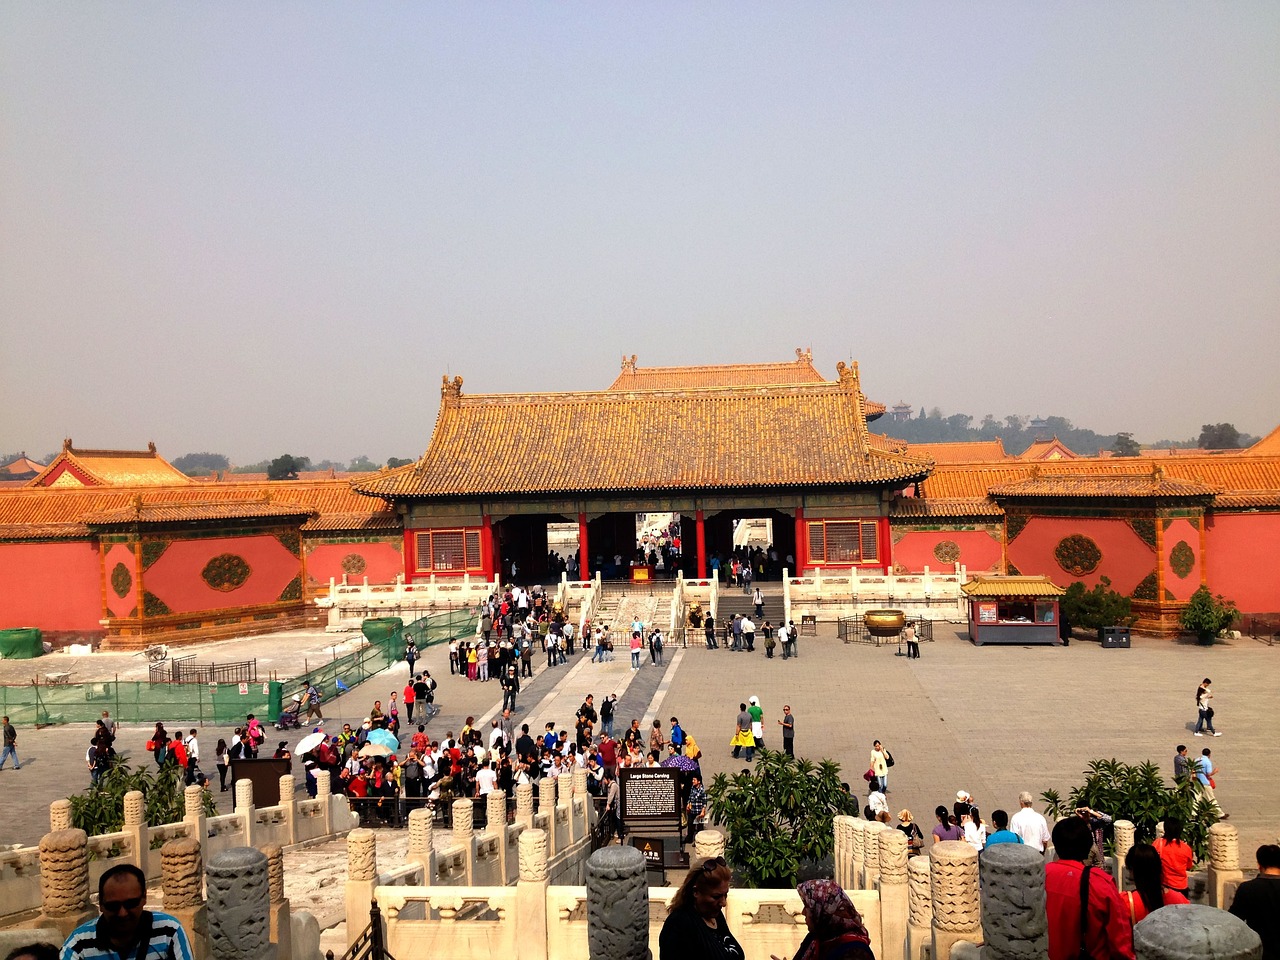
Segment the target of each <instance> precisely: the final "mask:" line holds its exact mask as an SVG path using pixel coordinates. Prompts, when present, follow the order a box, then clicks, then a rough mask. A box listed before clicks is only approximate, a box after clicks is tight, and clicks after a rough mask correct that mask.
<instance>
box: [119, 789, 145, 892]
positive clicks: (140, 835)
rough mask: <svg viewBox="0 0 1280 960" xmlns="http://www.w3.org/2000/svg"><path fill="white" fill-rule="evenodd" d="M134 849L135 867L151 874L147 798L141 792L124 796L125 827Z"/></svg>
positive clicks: (130, 792) (131, 791)
mask: <svg viewBox="0 0 1280 960" xmlns="http://www.w3.org/2000/svg"><path fill="white" fill-rule="evenodd" d="M121 829H123V830H124V832H125V833H127V834H129V845H130V846H131V847H132V848H133V851H132V852H133V858H132V859H133V865H134V866H135V867H137V868H138V869H139V870H141V871H142V872H143V873H146V874H150V872H151V835H150V833H149V832H148V831H147V798H146V797H144V796H143V794H142V791H141V790H130V791H129V792H128V793H126V794H125V795H124V827H122V828H121Z"/></svg>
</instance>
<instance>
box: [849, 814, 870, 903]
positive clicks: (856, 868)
mask: <svg viewBox="0 0 1280 960" xmlns="http://www.w3.org/2000/svg"><path fill="white" fill-rule="evenodd" d="M866 836H867V821H865V820H863V819H862V818H861V817H850V818H849V850H850V852H851V853H852V854H853V866H852V870H851V872H850V875H849V879H850V881H851V884H850V886H849V888H848V889H850V890H863V889H865V888H864V887H863V879H864V878H865V876H866V874H865V873H863V869H864V866H863V858H864V857H865V855H866V853H865V851H866Z"/></svg>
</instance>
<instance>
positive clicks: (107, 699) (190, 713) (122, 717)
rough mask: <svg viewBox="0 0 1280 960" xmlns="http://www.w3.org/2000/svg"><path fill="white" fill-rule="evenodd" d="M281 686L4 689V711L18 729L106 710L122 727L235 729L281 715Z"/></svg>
mask: <svg viewBox="0 0 1280 960" xmlns="http://www.w3.org/2000/svg"><path fill="white" fill-rule="evenodd" d="M281 686H282V685H281V684H280V682H279V681H276V680H269V681H259V682H255V683H219V684H203V683H180V684H177V683H175V684H168V683H162V684H155V685H152V684H150V683H148V682H146V681H141V682H139V681H134V680H104V681H101V682H96V683H60V684H46V685H41V684H34V683H31V684H26V685H25V686H4V687H0V713H3V714H5V715H7V716H8V717H9V721H10V722H11V723H14V724H18V725H27V726H33V725H34V726H44V725H46V724H53V723H92V722H93V721H95V720H97V719H98V718H99V717H101V716H102V711H103V710H109V711H111V716H112V717H114V718H115V719H116V720H119V721H121V722H122V723H155V722H156V721H157V720H159V721H161V722H163V723H170V722H173V721H180V722H182V723H188V722H193V723H212V724H215V725H217V726H234V725H235V724H237V723H241V722H243V720H244V718H245V716H246V715H247V714H250V713H252V714H254V715H255V716H256V717H257V718H258V719H259V720H262V721H264V722H267V721H274V720H276V719H277V718H278V717H279V716H280V695H281Z"/></svg>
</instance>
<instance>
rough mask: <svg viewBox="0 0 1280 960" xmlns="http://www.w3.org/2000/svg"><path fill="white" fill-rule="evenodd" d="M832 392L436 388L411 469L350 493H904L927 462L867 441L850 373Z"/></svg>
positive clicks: (815, 388)
mask: <svg viewBox="0 0 1280 960" xmlns="http://www.w3.org/2000/svg"><path fill="white" fill-rule="evenodd" d="M839 370H840V374H841V379H840V380H839V381H837V382H822V383H805V384H791V385H770V386H768V387H722V388H697V389H694V388H690V389H684V390H678V391H677V390H648V391H643V390H636V391H627V392H618V391H612V390H606V391H601V392H598V393H544V394H482V395H477V396H463V395H462V381H461V378H460V377H455V378H454V380H453V381H452V382H450V381H449V380H448V379H447V378H446V381H445V386H444V389H443V390H442V391H441V392H442V394H443V397H442V400H441V404H440V414H439V418H438V419H437V420H436V426H435V431H434V432H433V434H432V437H431V444H430V446H429V447H428V448H427V451H426V453H425V454H423V456H422V458H421V459H419V460H418V462H417V463H415V464H411V465H409V466H406V467H400V468H398V469H396V470H392V471H389V472H387V473H384V474H379V475H378V476H376V477H372V478H369V479H366V480H357V481H355V482H354V483H353V486H354V487H355V489H356V490H358V491H360V492H363V493H367V494H369V495H371V496H380V497H387V498H391V499H394V498H397V497H458V496H477V495H498V494H540V493H545V494H550V493H554V494H563V493H574V492H577V493H592V492H604V491H625V490H633V491H648V490H713V489H721V490H723V489H750V488H759V487H813V486H823V487H849V486H858V485H884V484H893V483H906V482H910V481H912V480H916V479H919V478H921V477H923V476H925V475H926V474H927V473H928V470H929V467H930V465H931V464H930V463H929V461H927V460H925V459H923V458H918V457H911V456H908V455H906V454H901V453H894V452H891V451H888V450H884V449H881V448H880V445H879V444H873V443H872V442H871V441H870V440H869V438H868V435H867V429H866V420H865V414H864V412H863V403H864V399H863V397H862V394H861V391H860V389H859V387H858V377H857V371H856V366H855V367H854V368H848V367H845V365H844V364H840V365H839Z"/></svg>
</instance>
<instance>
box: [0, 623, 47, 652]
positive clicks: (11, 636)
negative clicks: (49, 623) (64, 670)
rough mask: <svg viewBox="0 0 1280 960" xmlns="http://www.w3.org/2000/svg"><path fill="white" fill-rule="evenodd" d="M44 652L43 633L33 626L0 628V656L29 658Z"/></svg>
mask: <svg viewBox="0 0 1280 960" xmlns="http://www.w3.org/2000/svg"><path fill="white" fill-rule="evenodd" d="M43 653H44V634H42V633H41V632H40V631H39V630H38V629H36V628H35V627H15V628H14V629H12V630H0V658H3V659H5V660H31V659H34V658H35V657H38V656H41V655H42V654H43Z"/></svg>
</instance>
